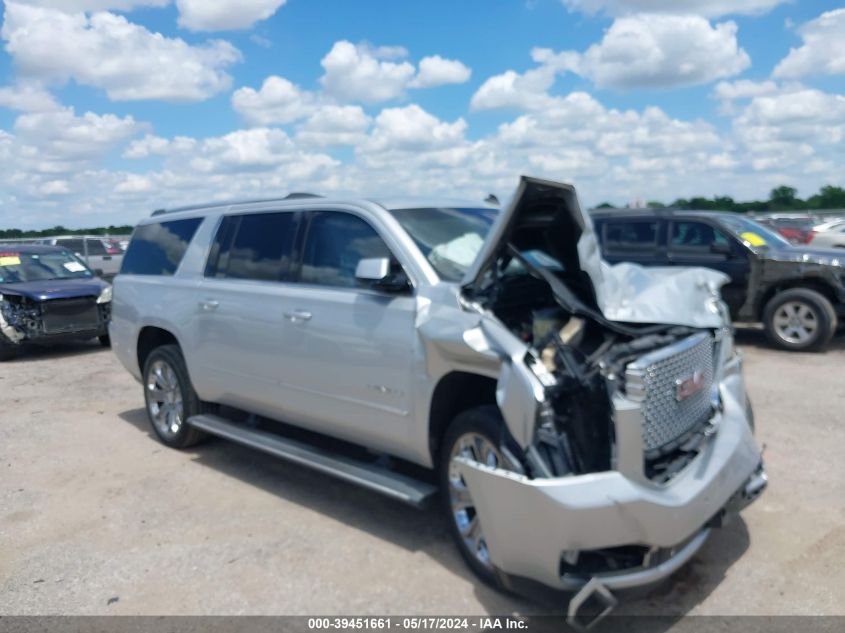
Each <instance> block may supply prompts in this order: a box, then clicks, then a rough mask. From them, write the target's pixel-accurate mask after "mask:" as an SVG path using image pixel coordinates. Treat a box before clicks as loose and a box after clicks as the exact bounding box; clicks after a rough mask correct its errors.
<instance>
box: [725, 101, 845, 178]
mask: <svg viewBox="0 0 845 633" xmlns="http://www.w3.org/2000/svg"><path fill="white" fill-rule="evenodd" d="M734 133H735V135H736V138H737V140H738V141H739V142H740V143H741V144H742V145H743V146H744V148H745V149H746V150H747V151H748V152H749V156H750V157H749V159H748V160H749V162H750V163H751V165H752V166H753V168H754V169H756V170H769V169H774V168H777V169H786V168H795V169H797V172H794V173H798V174H800V173H802V172H803V170H804V168H805V165H806V163H807V162H808V161H810V160H811V159H813V160H816V161H821V162H817V164H824V163H825V162H826V161H827V162H829V163H830V164H841V163H842V160H843V158H845V96H843V95H837V94H830V93H825V92H822V91H820V90H814V89H809V88H800V87H796V88H794V89H784V90H783V91H782V92H779V93H777V94H772V95H765V96H758V97H754V98H753V99H752V100H751V102H750V103H749V104H748V105H747V106H746V107H745V108H744V110H743V111H742V112H741V113H740V114H739V115H738V116H737V117H736V118H735V119H734Z"/></svg>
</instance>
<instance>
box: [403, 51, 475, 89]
mask: <svg viewBox="0 0 845 633" xmlns="http://www.w3.org/2000/svg"><path fill="white" fill-rule="evenodd" d="M471 74H472V71H471V70H470V69H469V68H467V67H466V66H465V65H464V64H462V63H461V62H459V61H458V60H456V59H443V58H442V57H440V55H433V56H431V57H423V58H422V59H421V60H420V64H419V71H418V72H417V76H416V77H415V78H414V80H413V81H412V82H411V83H410V84H409V85H410V87H411V88H432V87H434V86H442V85H445V84H462V83H464V82H466V81H469V78H470V75H471Z"/></svg>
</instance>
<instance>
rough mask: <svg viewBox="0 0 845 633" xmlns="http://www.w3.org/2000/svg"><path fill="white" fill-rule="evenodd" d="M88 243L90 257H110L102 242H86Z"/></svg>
mask: <svg viewBox="0 0 845 633" xmlns="http://www.w3.org/2000/svg"><path fill="white" fill-rule="evenodd" d="M86 242H87V243H88V244H87V245H88V254H89V255H97V256H101V255H108V254H109V253H108V251H107V250H106V247H105V245H103V243H102V242H101V241H100V240H86Z"/></svg>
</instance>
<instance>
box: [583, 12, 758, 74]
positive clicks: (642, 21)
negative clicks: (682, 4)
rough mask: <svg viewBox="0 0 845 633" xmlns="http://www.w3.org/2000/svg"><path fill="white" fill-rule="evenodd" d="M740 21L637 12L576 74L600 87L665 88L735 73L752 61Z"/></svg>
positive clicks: (619, 22) (610, 34)
mask: <svg viewBox="0 0 845 633" xmlns="http://www.w3.org/2000/svg"><path fill="white" fill-rule="evenodd" d="M736 30H737V28H736V24H735V23H734V22H723V23H720V24H716V25H715V26H711V25H710V23H709V22H708V21H707V20H705V19H704V18H701V17H697V16H689V15H687V16H671V15H638V16H630V17H624V18H619V19H617V20H615V21H614V22H613V24H612V25H611V27H610V29H608V31H607V33H606V34H605V36H604V38H602V41H601V42H600V43H599V44H594V45H593V46H591V47H590V48H588V49H587V51H586V52H585V53H584V54H583V55H582V57H581V59H580V62H579V64H578V66H577V67H576V72H578V73H579V74H581V75H583V76H585V77H588V78H590V79H591V80H592V81H593V82H594V83H595V84H596V85H597V86H599V87H613V88H643V87H646V88H664V87H672V86H684V85H693V84H701V83H707V82H710V81H713V80H714V79H720V78H723V77H730V76H732V75H736V74H738V73H740V72H742V71H743V70H745V69H746V68H748V67H749V66H750V65H751V60H750V59H749V57H748V54H747V53H746V52H745V51H744V50H742V49H741V48H740V47H739V45H738V43H737V40H736Z"/></svg>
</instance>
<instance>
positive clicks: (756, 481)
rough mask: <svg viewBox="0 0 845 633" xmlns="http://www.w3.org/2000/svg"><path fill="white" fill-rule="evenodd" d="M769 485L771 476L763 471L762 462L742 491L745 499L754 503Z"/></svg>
mask: <svg viewBox="0 0 845 633" xmlns="http://www.w3.org/2000/svg"><path fill="white" fill-rule="evenodd" d="M768 485H769V476H768V475H767V474H766V471H765V470H764V469H763V464H762V462H761V463H760V466H759V467H758V468H757V471H756V472H755V473H754V474H753V475H751V477H749V479H748V481H747V482H746V483H745V486H744V487H743V489H742V496H743V498H744V499H745V500H746V501H748V502H749V503H750V502H752V501H754V500H755V499H756V498H757V497H759V496H760V494H761V493H762V492H763V491H764V490H765V489H766V486H768Z"/></svg>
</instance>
